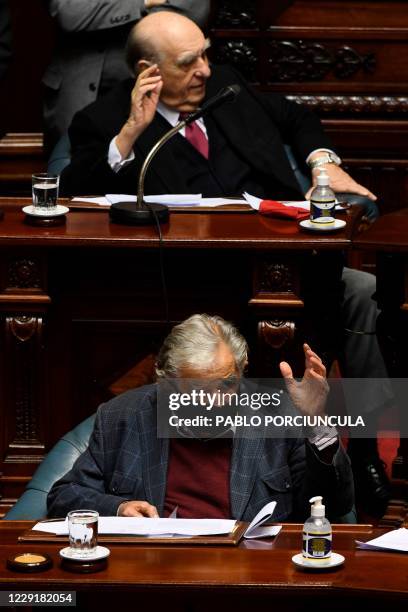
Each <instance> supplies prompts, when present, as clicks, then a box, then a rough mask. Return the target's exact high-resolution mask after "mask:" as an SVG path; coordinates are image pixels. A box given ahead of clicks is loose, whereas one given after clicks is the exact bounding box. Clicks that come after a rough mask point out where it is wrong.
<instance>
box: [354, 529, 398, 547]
mask: <svg viewBox="0 0 408 612" xmlns="http://www.w3.org/2000/svg"><path fill="white" fill-rule="evenodd" d="M356 544H357V547H358V548H361V549H362V550H378V551H383V552H385V551H390V552H408V529H404V528H401V529H394V530H393V531H389V532H388V533H384V534H383V535H381V536H379V537H378V538H374V539H373V540H369V541H368V542H360V541H359V540H356Z"/></svg>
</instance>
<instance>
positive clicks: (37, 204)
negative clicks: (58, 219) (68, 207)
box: [32, 172, 59, 214]
mask: <svg viewBox="0 0 408 612" xmlns="http://www.w3.org/2000/svg"><path fill="white" fill-rule="evenodd" d="M32 186H33V206H34V209H35V212H37V213H39V214H46V213H47V212H53V211H54V210H55V208H56V206H57V198H58V187H59V176H58V175H55V174H47V173H46V172H43V173H39V174H33V176H32Z"/></svg>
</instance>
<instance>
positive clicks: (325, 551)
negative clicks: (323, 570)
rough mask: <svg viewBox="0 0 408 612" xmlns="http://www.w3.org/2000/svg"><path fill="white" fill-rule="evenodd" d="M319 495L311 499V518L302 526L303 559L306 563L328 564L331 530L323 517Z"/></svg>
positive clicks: (323, 512) (323, 508) (322, 506)
mask: <svg viewBox="0 0 408 612" xmlns="http://www.w3.org/2000/svg"><path fill="white" fill-rule="evenodd" d="M322 499H323V498H322V497H321V496H320V495H318V496H316V497H312V499H310V500H309V502H310V503H311V504H312V508H311V516H310V517H309V518H308V519H307V521H306V523H305V524H304V525H303V558H304V559H305V560H306V559H307V560H308V562H312V563H313V562H316V563H319V562H323V563H324V562H326V563H327V562H328V561H330V557H331V548H332V528H331V525H330V523H329V521H328V520H327V518H326V517H325V507H324V505H323V504H322Z"/></svg>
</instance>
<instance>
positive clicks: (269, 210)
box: [258, 200, 310, 221]
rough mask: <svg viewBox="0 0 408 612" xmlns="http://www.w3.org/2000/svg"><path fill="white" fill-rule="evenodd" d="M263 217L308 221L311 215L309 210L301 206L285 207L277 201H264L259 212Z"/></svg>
mask: <svg viewBox="0 0 408 612" xmlns="http://www.w3.org/2000/svg"><path fill="white" fill-rule="evenodd" d="M258 212H259V213H260V214H261V215H270V216H271V217H281V218H283V219H295V221H300V220H301V219H307V218H308V217H309V215H310V212H309V211H308V210H305V209H304V208H300V207H299V206H285V205H284V204H282V203H281V202H276V201H275V200H262V202H261V205H260V207H259V211H258Z"/></svg>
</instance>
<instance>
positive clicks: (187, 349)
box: [156, 314, 248, 378]
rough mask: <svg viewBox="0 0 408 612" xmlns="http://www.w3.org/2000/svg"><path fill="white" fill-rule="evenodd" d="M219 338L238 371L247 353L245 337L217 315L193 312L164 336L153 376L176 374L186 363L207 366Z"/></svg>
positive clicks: (210, 361)
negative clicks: (233, 359)
mask: <svg viewBox="0 0 408 612" xmlns="http://www.w3.org/2000/svg"><path fill="white" fill-rule="evenodd" d="M220 342H224V343H225V344H226V345H227V346H228V347H229V348H230V350H231V352H232V354H233V356H234V358H235V364H236V367H237V370H238V372H239V373H240V374H242V373H243V371H244V368H245V366H246V363H247V355H248V345H247V343H246V340H245V338H244V337H243V336H242V335H241V334H240V333H239V331H238V330H237V329H236V327H234V326H233V325H232V323H229V322H228V321H225V320H224V319H222V318H221V317H218V316H210V315H207V314H196V315H193V316H191V317H189V318H188V319H186V320H185V321H183V322H182V323H180V324H179V325H176V326H175V327H173V329H172V330H171V332H170V334H169V335H168V336H167V338H166V339H165V341H164V343H163V346H162V347H161V349H160V352H159V355H158V357H157V362H156V375H157V378H174V377H177V376H178V373H179V371H180V368H183V367H186V366H187V367H188V366H189V367H193V368H194V369H197V370H200V369H203V370H207V369H208V368H209V367H210V366H211V365H212V363H213V361H214V356H215V352H216V350H217V348H218V346H219V344H220Z"/></svg>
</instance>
